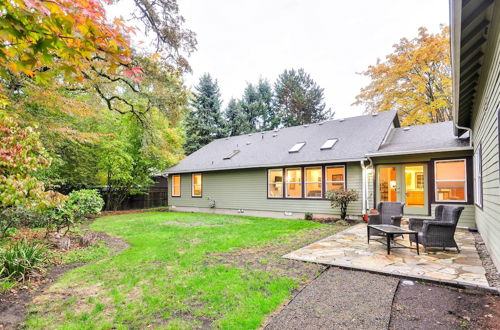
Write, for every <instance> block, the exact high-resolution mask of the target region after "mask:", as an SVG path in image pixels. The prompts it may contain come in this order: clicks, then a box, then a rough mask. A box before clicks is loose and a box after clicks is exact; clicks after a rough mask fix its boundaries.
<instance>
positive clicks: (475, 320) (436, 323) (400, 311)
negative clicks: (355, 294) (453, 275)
mask: <svg viewBox="0 0 500 330" xmlns="http://www.w3.org/2000/svg"><path fill="white" fill-rule="evenodd" d="M405 283H406V284H405ZM499 327H500V297H499V296H494V295H488V294H477V293H471V292H464V291H463V290H460V289H455V288H450V287H445V286H437V285H431V284H424V283H418V282H413V281H401V284H400V285H399V287H398V290H397V291H396V295H395V297H394V303H393V308H392V313H391V323H390V326H389V329H433V330H434V329H436V330H438V329H439V330H441V329H442V330H447V329H499Z"/></svg>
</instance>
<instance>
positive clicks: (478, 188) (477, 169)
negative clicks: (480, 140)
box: [474, 144, 483, 207]
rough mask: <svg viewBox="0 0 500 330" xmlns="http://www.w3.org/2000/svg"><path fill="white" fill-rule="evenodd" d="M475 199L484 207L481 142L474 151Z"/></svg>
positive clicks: (477, 203)
mask: <svg viewBox="0 0 500 330" xmlns="http://www.w3.org/2000/svg"><path fill="white" fill-rule="evenodd" d="M474 199H475V203H476V205H477V206H479V207H483V155H482V150H481V144H479V147H478V148H477V149H476V152H475V153H474Z"/></svg>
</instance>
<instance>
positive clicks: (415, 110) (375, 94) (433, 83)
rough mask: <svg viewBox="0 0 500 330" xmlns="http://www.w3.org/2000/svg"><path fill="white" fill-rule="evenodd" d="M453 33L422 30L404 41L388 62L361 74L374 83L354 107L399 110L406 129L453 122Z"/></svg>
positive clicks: (397, 46)
mask: <svg viewBox="0 0 500 330" xmlns="http://www.w3.org/2000/svg"><path fill="white" fill-rule="evenodd" d="M449 43H450V42H449V29H448V27H445V26H442V27H441V31H440V32H439V33H436V34H432V33H429V32H428V31H427V29H426V28H424V27H421V28H420V29H419V32H418V37H416V38H413V39H411V40H408V39H406V38H403V39H401V40H400V41H399V43H398V44H396V45H394V46H393V48H394V51H393V52H392V53H391V54H389V55H387V56H386V58H385V61H381V60H380V59H379V60H377V63H376V64H375V65H371V66H369V67H368V69H367V70H366V71H363V72H361V74H362V75H365V76H367V77H369V78H370V79H371V82H370V84H369V85H368V86H366V87H364V88H362V89H361V92H360V94H359V95H358V96H357V97H356V102H355V103H354V104H357V105H364V106H366V112H368V113H375V112H382V111H387V110H391V109H396V110H397V111H398V114H399V116H400V119H401V122H402V124H403V125H416V124H426V123H435V122H442V121H447V120H451V119H452V113H451V65H450V44H449Z"/></svg>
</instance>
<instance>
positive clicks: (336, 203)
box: [326, 189, 358, 220]
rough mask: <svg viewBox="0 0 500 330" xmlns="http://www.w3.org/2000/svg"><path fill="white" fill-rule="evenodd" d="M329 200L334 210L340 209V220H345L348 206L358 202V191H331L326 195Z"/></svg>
mask: <svg viewBox="0 0 500 330" xmlns="http://www.w3.org/2000/svg"><path fill="white" fill-rule="evenodd" d="M326 196H327V198H328V199H329V200H330V203H331V205H332V208H337V207H339V208H340V218H341V219H342V220H345V217H346V215H347V206H348V205H349V204H350V203H351V202H355V201H357V200H358V192H357V191H356V190H353V189H350V190H344V189H340V190H331V191H328V192H327V194H326Z"/></svg>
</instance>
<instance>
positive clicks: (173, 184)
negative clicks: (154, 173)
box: [171, 174, 181, 197]
mask: <svg viewBox="0 0 500 330" xmlns="http://www.w3.org/2000/svg"><path fill="white" fill-rule="evenodd" d="M174 177H179V184H178V185H177V184H175V180H174ZM175 186H179V194H178V195H174V191H175V189H174V187H175ZM171 188H172V197H181V176H180V174H174V175H172V186H171Z"/></svg>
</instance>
